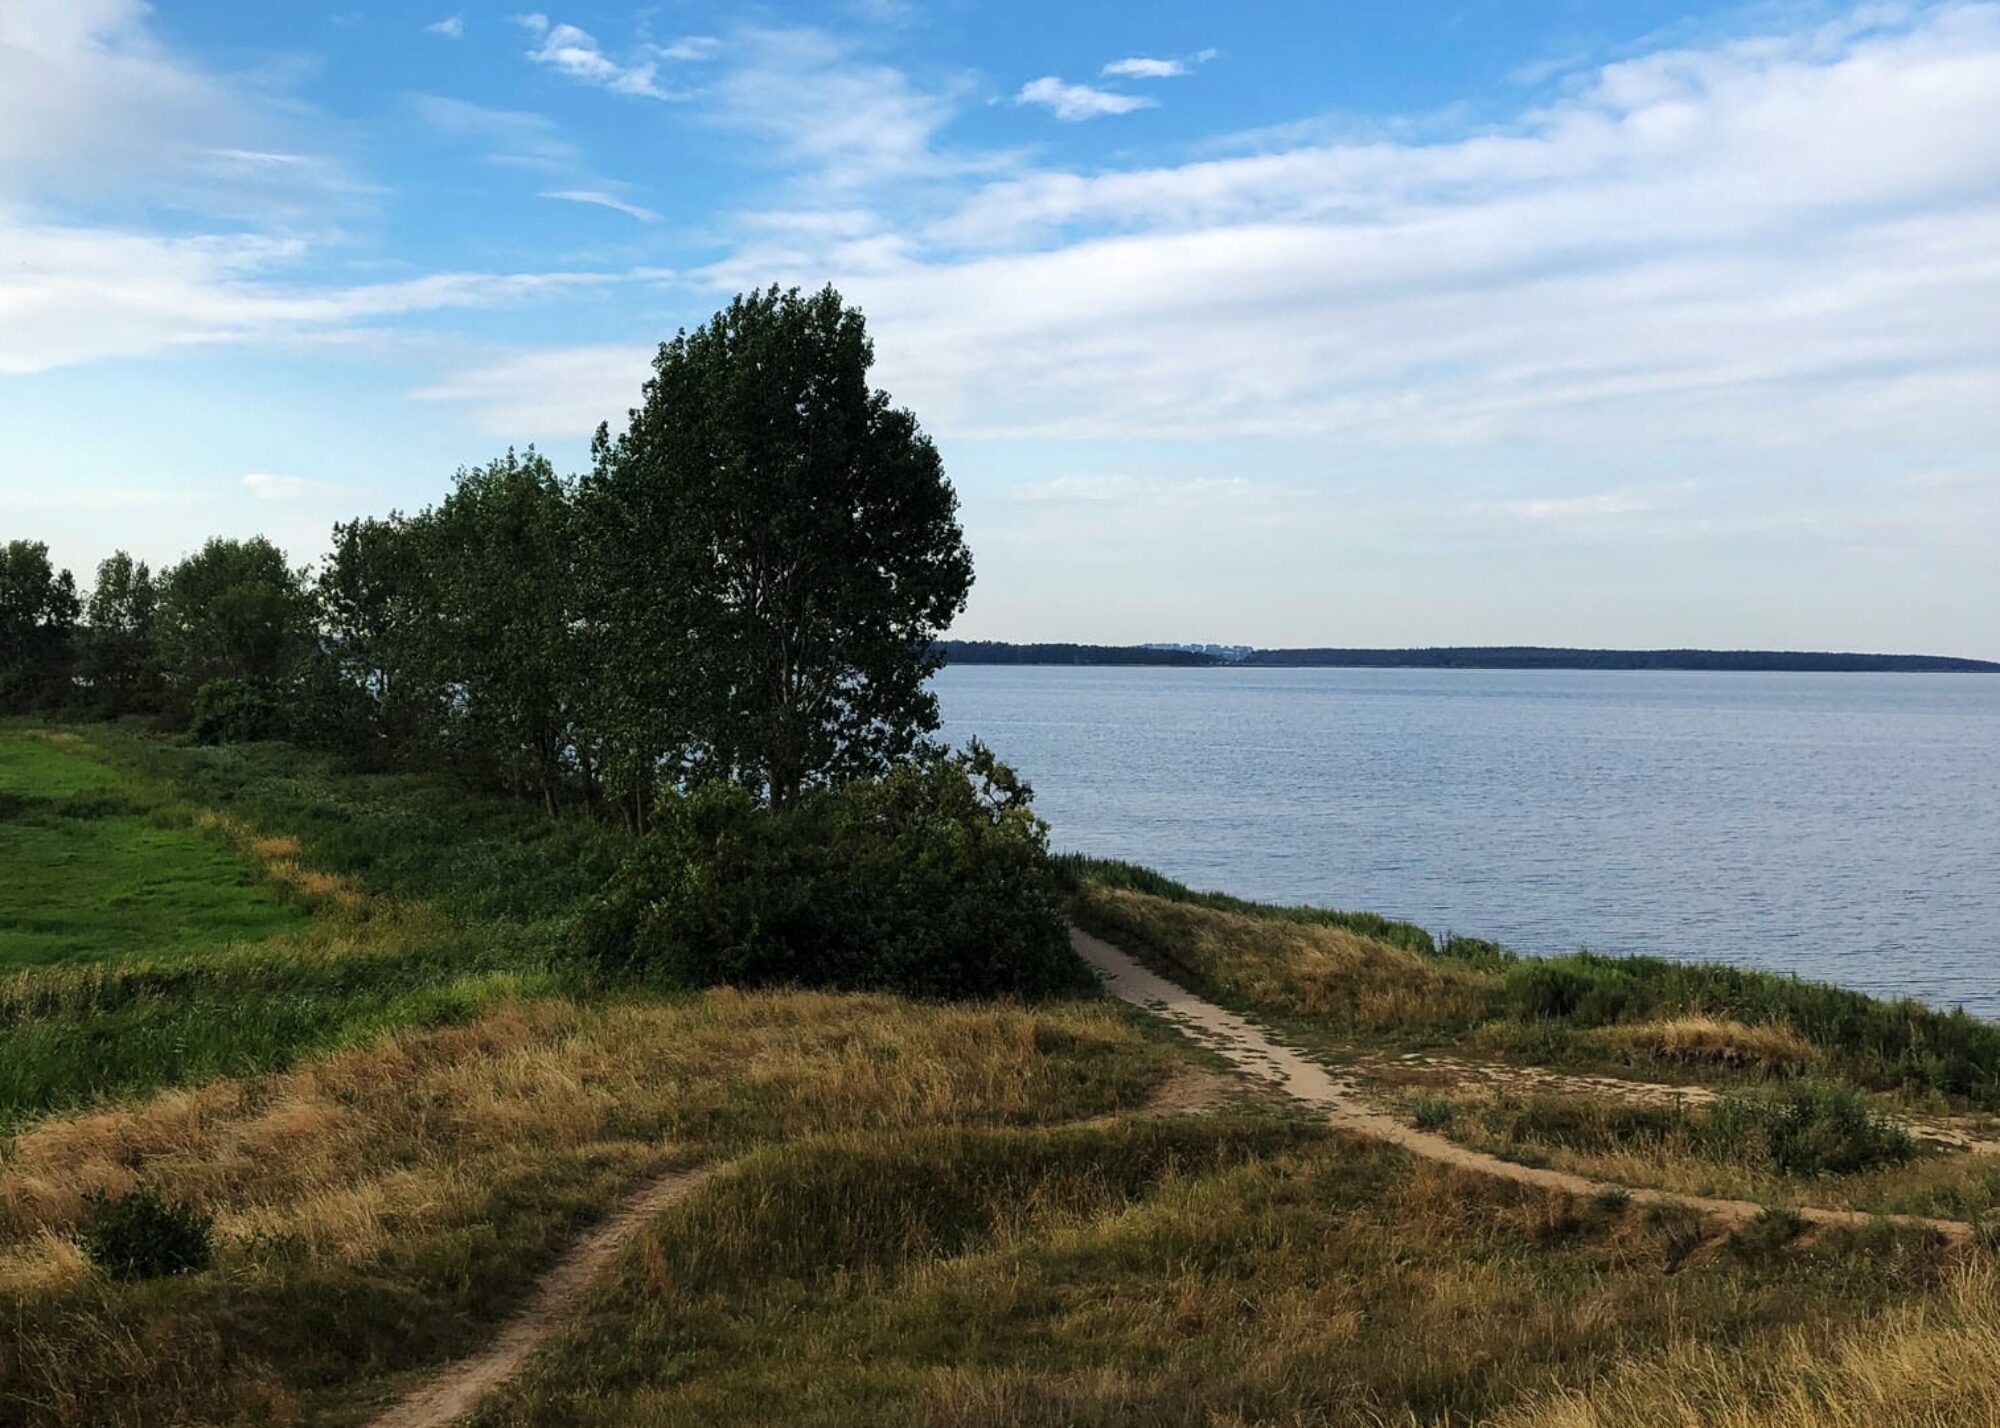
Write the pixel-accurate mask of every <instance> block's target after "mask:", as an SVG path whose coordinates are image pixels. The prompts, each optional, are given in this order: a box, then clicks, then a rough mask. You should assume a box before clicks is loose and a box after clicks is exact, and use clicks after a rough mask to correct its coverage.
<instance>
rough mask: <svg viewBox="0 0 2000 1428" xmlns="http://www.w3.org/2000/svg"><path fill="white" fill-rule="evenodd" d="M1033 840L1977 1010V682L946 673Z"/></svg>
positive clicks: (1994, 917) (1987, 934)
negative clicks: (1007, 771) (1003, 774)
mask: <svg viewBox="0 0 2000 1428" xmlns="http://www.w3.org/2000/svg"><path fill="white" fill-rule="evenodd" d="M937 689H938V692H939V695H940V698H941V700H942V702H943V706H944V714H945V724H946V733H947V735H948V736H949V737H951V738H952V739H953V740H954V742H963V741H964V740H965V738H967V737H968V736H971V735H977V736H979V737H980V738H982V739H984V740H985V741H986V742H987V743H989V744H991V745H992V746H993V747H994V748H995V749H996V750H997V751H998V752H999V753H1000V755H1001V756H1002V757H1003V758H1005V759H1007V760H1008V761H1009V762H1011V763H1013V764H1014V765H1015V766H1016V767H1017V768H1018V769H1020V770H1021V772H1022V773H1023V774H1024V775H1025V776H1026V777H1027V778H1028V779H1029V781H1030V782H1031V783H1033V784H1034V786H1035V790H1036V795H1037V797H1036V806H1037V807H1038V809H1039V810H1040V812H1041V813H1042V815H1043V816H1044V817H1045V818H1047V819H1048V820H1049V822H1050V824H1051V825H1052V826H1053V828H1054V841H1055V844H1056V846H1057V847H1058V848H1062V849H1066V850H1073V851H1077V852H1085V853H1094V854H1099V855H1102V856H1106V857H1117V858H1127V859H1130V860H1132V861H1133V862H1138V863H1144V864H1146V865H1148V866H1150V867H1154V868H1158V869H1159V870H1160V871H1162V872H1165V873H1168V874H1170V875H1171V876H1173V877H1176V878H1179V879H1181V880H1182V881H1184V882H1188V883H1191V884H1193V885H1195V886H1196V887H1202V888H1219V889H1222V890H1224V891H1227V892H1232V893H1235V894H1237V895H1239V896H1243V897H1251V898H1258V899H1268V900H1275V901H1282V902H1303V903H1313V904H1318V905H1322V906H1329V907H1343V908H1350V909H1358V908H1365V909H1370V910H1373V911H1377V912H1382V913H1387V914H1390V915H1392V916H1397V917H1403V918H1408V919H1410V920H1411V921H1414V922H1418V923H1421V924H1422V925H1424V926H1425V927H1428V928H1431V929H1432V930H1433V931H1438V932H1442V931H1446V930H1451V931H1456V932H1462V933H1470V934H1474V935H1477V936H1482V937H1492V938H1495V939H1497V940H1498V941H1501V942H1504V943H1506V944H1507V945H1508V946H1511V947H1515V948H1518V949H1521V950H1523V951H1532V952H1557V951H1567V950H1572V949H1575V948H1578V947H1588V948H1590V949H1592V950H1593V951H1599V952H1618V953H1634V952H1650V953H1657V954H1660V955H1662V956H1669V957H1677V958H1687V959H1707V960H1719V961H1726V962H1733V963H1737V964H1740V965H1743V966H1751V967H1762V968H1768V969H1771V970H1776V971H1783V972H1795V973H1798V974H1799V975H1801V976H1805V977H1810V978H1814V979H1817V980H1822V981H1831V982H1838V983H1841V984H1843V985H1846V986H1850V987H1857V988H1860V989H1862V990H1864V991H1868V992H1873V993H1876V994H1878V995H1885V996H1904V995H1908V996H1915V997H1919V998H1921V999H1923V1000H1925V1001H1927V1002H1930V1003H1933V1004H1935V1005H1939V1006H1952V1005H1963V1006H1964V1007H1965V1008H1966V1009H1967V1010H1969V1011H1973V1012H1976V1013H1978V1014H1980V1015H1982V1016H1987V1017H2000V676H1982V675H1916V674H1897V675H1863V674H1768V675H1765V674H1682V673H1669V672H1609V671H1577V672H1567V671H1565V672H1531V673H1517V672H1512V671H1494V670H1345V669H1340V670H1336V669H1303V670H1248V669H1213V670H1202V669H1197V670H1174V669H1073V668H1053V667H1027V668H1020V667H1016V668H1006V667H982V666H958V667H954V668H950V669H946V670H944V671H943V672H941V673H940V674H939V675H938V678H937Z"/></svg>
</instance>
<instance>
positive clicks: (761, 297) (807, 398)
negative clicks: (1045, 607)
mask: <svg viewBox="0 0 2000 1428" xmlns="http://www.w3.org/2000/svg"><path fill="white" fill-rule="evenodd" d="M873 361H874V348H873V346H872V344H871V343H870V342H869V340H868V333H867V328H866V325H865V323H864V322H863V320H862V317H861V314H860V313H859V312H858V311H856V310H855V309H853V308H850V307H848V306H846V305H845V304H844V303H843V302H842V301H841V298H840V295H839V294H838V293H837V292H835V291H834V290H833V289H832V288H830V287H829V288H826V289H824V290H822V291H820V292H818V293H814V294H811V295H801V294H800V293H799V292H798V291H797V290H792V291H789V292H780V291H779V290H778V289H777V288H775V287H774V288H771V289H769V290H768V291H765V292H759V293H752V294H749V295H746V296H741V297H738V298H737V299H736V300H735V301H734V302H732V303H731V304H730V305H729V307H728V308H727V309H726V310H724V311H722V312H720V313H717V314H716V315H715V317H714V318H712V319H711V320H710V321H709V322H707V323H705V324H703V325H702V326H701V327H699V328H697V329H696V330H695V331H694V332H693V333H687V332H683V333H680V334H679V335H678V336H676V337H675V338H674V340H673V341H671V342H669V343H666V344H665V345H664V346H662V347H661V348H660V351H659V355H658V357H657V359H656V360H655V362H654V364H653V377H652V380H651V381H649V382H648V383H647V384H646V389H645V401H644V405H643V406H641V407H640V408H638V409H637V410H635V411H634V412H632V414H631V423H630V425H629V427H628V428H627V430H626V431H625V433H624V434H623V435H622V436H620V437H619V438H618V439H617V440H615V441H614V440H612V439H611V438H610V435H609V433H608V431H607V430H605V429H603V428H600V429H599V432H598V436H597V441H596V444H595V448H594V455H595V470H594V471H593V473H592V474H591V476H590V477H589V478H587V482H586V486H585V492H584V495H585V509H586V513H587V520H588V522H589V527H590V530H591V536H592V550H593V555H594V558H595V559H596V560H597V561H598V562H599V567H598V577H599V578H598V581H597V588H598V589H599V590H600V591H601V592H603V601H604V605H605V608H604V610H603V617H604V618H603V624H604V628H605V638H606V641H607V650H606V653H607V656H608V659H609V664H610V667H611V669H612V670H614V671H616V672H618V673H619V674H620V675H621V677H623V678H625V679H626V680H628V681H629V683H628V685H627V688H626V689H625V690H624V692H623V696H622V701H621V702H622V703H623V705H624V706H625V707H628V708H630V709H633V710H635V711H640V716H641V717H644V718H650V719H651V720H653V721H654V728H653V731H652V740H651V742H652V743H653V744H654V745H656V746H658V748H659V749H660V750H661V751H663V752H664V751H667V750H670V749H672V748H674V747H676V746H677V745H678V746H680V747H684V748H686V749H687V750H688V751H689V753H690V755H691V757H692V759H693V761H694V767H695V772H697V773H702V772H706V773H712V774H717V775H721V776H726V777H730V778H733V779H736V780H738V781H740V782H742V783H745V784H747V785H749V786H750V787H752V788H753V789H757V790H760V791H762V792H763V793H764V794H765V795H766V796H767V797H768V798H769V799H770V800H771V802H772V803H773V804H775V805H777V806H779V807H788V806H790V805H792V804H794V803H795V802H796V801H797V799H798V796H799V793H800V791H801V790H802V789H804V788H805V787H807V786H810V785H813V784H817V783H827V782H839V781H841V780H843V779H846V778H850V777H854V776H857V775H863V774H869V773H874V772H877V771H880V770H881V769H883V768H885V767H887V766H889V765H890V764H892V763H894V762H896V761H897V760H899V759H901V758H904V757H906V756H907V755H909V754H910V753H911V752H912V750H914V749H915V748H917V747H918V746H919V745H921V744H922V743H923V742H924V740H925V736H926V735H928V734H930V733H931V732H932V731H934V730H935V729H936V728H937V724H938V711H937V700H936V697H935V696H934V695H933V694H932V693H931V692H930V690H929V688H928V687H927V684H926V680H927V678H928V676H929V675H930V674H931V673H932V672H933V671H934V670H935V669H936V667H937V660H936V658H935V656H934V655H933V653H932V646H933V641H934V640H935V639H936V637H937V636H938V635H939V634H940V633H942V631H943V630H944V628H945V627H946V626H947V625H949V624H950V622H951V620H952V619H953V617H955V616H956V615H957V614H958V613H959V611H961V610H962V609H963V608H964V606H965V597H966V592H967V591H968V589H969V588H970V587H971V583H972V558H971V555H970V553H969V552H968V551H967V550H966V547H965V541H964V537H963V534H962V533H961V531H960V529H959V525H958V517H957V508H958V501H957V497H956V495H955V494H954V492H953V491H952V488H951V483H950V482H949V481H948V480H946V478H945V474H944V467H943V463H942V462H941V461H940V460H939V457H938V453H937V448H936V447H935V446H933V445H932V443H931V441H930V439H929V438H928V437H927V436H926V435H925V434H924V432H923V430H922V429H921V428H920V427H919V426H918V424H917V419H916V418H915V417H914V416H912V415H911V414H910V413H909V412H908V411H907V410H904V409H903V408H900V407H897V406H894V405H892V404H891V402H890V399H889V397H888V395H887V394H886V393H884V392H882V391H880V390H878V389H876V388H873V387H871V386H870V385H869V382H868V372H869V368H870V366H871V365H872V364H873Z"/></svg>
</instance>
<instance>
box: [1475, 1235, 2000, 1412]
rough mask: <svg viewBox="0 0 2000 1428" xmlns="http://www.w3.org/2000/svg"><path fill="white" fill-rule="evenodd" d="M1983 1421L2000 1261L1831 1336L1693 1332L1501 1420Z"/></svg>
mask: <svg viewBox="0 0 2000 1428" xmlns="http://www.w3.org/2000/svg"><path fill="white" fill-rule="evenodd" d="M1696 1424H1699V1425H1702V1428H1980V1425H1992V1424H2000V1268H1996V1266H1995V1265H1994V1263H1993V1262H1992V1261H1991V1260H1990V1259H1983V1260H1980V1261H1977V1262H1974V1263H1971V1264H1968V1265H1966V1266H1964V1267H1963V1268H1962V1269H1961V1270H1959V1272H1958V1273H1957V1274H1956V1275H1955V1276H1954V1277H1953V1278H1952V1279H1951V1280H1950V1282H1949V1283H1948V1284H1947V1285H1946V1286H1945V1288H1944V1290H1943V1291H1942V1292H1941V1293H1938V1294H1936V1295H1933V1296H1930V1297H1927V1298H1925V1299H1922V1300H1919V1301H1917V1302H1915V1303H1911V1304H1905V1305H1899V1306H1896V1307H1894V1308H1891V1309H1889V1310H1887V1311H1886V1312H1884V1313H1883V1314H1882V1315H1880V1316H1879V1317H1877V1318H1874V1319H1870V1320H1868V1321H1867V1322H1865V1323H1863V1324H1859V1325H1849V1326H1844V1327H1843V1328H1842V1329H1841V1330H1839V1331H1838V1332H1835V1333H1832V1334H1828V1333H1825V1332H1815V1331H1813V1330H1812V1329H1809V1328H1798V1329H1794V1330H1792V1331H1791V1332H1789V1333H1787V1334H1785V1335H1783V1336H1781V1337H1779V1338H1778V1339H1777V1340H1776V1341H1775V1342H1767V1343H1760V1344H1757V1345H1755V1346H1754V1347H1751V1346H1744V1345H1716V1344H1713V1343H1701V1342H1694V1341H1691V1340H1683V1341H1682V1342H1679V1343H1677V1344H1675V1345H1674V1346H1673V1347H1672V1348H1670V1349H1669V1350H1667V1351H1666V1352H1664V1353H1661V1354H1658V1355H1654V1356H1650V1357H1647V1358H1642V1359H1636V1360H1633V1361H1631V1362H1628V1363H1624V1364H1620V1365H1618V1366H1617V1367H1615V1368H1613V1369H1612V1370H1611V1371H1610V1372H1609V1373H1607V1374H1605V1375H1604V1376H1603V1377H1602V1378H1600V1379H1599V1380H1597V1381H1596V1382H1595V1383H1593V1384H1592V1385H1590V1386H1589V1387H1587V1388H1577V1389H1571V1390H1568V1391H1565V1392H1562V1393H1556V1394H1548V1395H1542V1396H1538V1397H1537V1398H1536V1399H1535V1400H1534V1401H1532V1402H1530V1403H1527V1404H1524V1405H1522V1406H1520V1407H1518V1408H1516V1409H1515V1410H1513V1411H1511V1412H1509V1413H1507V1414H1505V1415H1503V1416H1502V1417H1501V1418H1500V1419H1498V1420H1497V1422H1496V1424H1495V1428H1691V1425H1696Z"/></svg>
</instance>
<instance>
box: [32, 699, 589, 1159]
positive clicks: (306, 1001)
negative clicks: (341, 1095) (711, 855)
mask: <svg viewBox="0 0 2000 1428" xmlns="http://www.w3.org/2000/svg"><path fill="white" fill-rule="evenodd" d="M218 813H219V814H222V815H225V816H226V817H227V818H228V819H230V820H233V821H234V822H235V823H236V824H237V825H239V826H240V827H242V828H244V829H246V830H247V831H250V832H253V833H255V834H257V835H263V836H280V837H286V838H292V839H295V840H296V842H297V843H298V845H299V854H298V857H297V862H298V863H299V865H300V866H302V867H304V868H306V869H309V870H311V871H313V872H314V873H324V874H330V875H333V876H335V877H337V878H339V879H342V880H343V882H344V886H346V887H348V888H351V889H353V890H355V892H356V893H357V894H358V896H357V897H354V898H350V899H348V900H346V901H345V902H335V901H331V900H328V899H324V898H318V899H315V898H311V897H308V896H307V895H305V894H302V893H299V892H296V891H292V890H289V889H285V888H281V887H280V886H278V885H277V883H276V882H275V881H273V880H272V879H270V878H268V877H266V876H264V875H263V874H262V873H261V872H260V871H259V869H258V867H257V865H256V863H255V861H254V860H253V859H252V858H250V857H249V856H248V855H247V854H246V853H245V852H244V851H243V850H241V849H240V848H238V847H236V846H235V845H234V844H233V843H232V842H231V840H230V839H229V837H228V835H227V834H226V833H225V832H224V831H222V830H220V829H217V828H213V827H203V826H200V825H201V824H202V823H203V822H204V821H205V820H206V821H209V822H212V821H213V818H212V815H215V814H218ZM621 843H622V835H621V834H619V833H618V832H617V831H616V830H613V829H608V828H604V827H601V826H599V825H595V824H591V823H588V822H587V821H585V820H581V819H562V820H554V821H551V820H549V819H547V818H545V817H544V816H542V815H541V814H540V813H539V812H538V811H536V810H534V809H530V808H526V807H523V806H522V805H520V804H516V803H512V802H509V801H507V800H504V799H495V798H487V797H482V796H479V795H476V794H472V793H469V792H467V791H466V790H465V789H464V788H463V787H461V786H458V785H456V784H454V783H453V782H452V781H450V780H449V779H446V778H442V777H420V776H413V775H392V774H381V773H374V772H369V771H367V770H363V769H359V768H355V767H352V766H350V765H347V764H344V763H342V762H340V761H339V760H336V759H333V758H329V757H325V756H321V755H316V754H311V753H307V752H304V751H301V750H297V749H292V748H289V747H286V746H283V745H275V744H274V745H259V746H254V747H249V748H236V749H195V748H189V747H186V746H182V745H179V744H176V743H173V742H170V741H167V740H162V739H158V738H154V737H151V736H148V735H146V734H143V733H141V732H139V731H137V730H136V729H133V728H130V727H125V726H116V725H93V726H90V727H89V728H87V729H85V730H79V731H74V732H54V733H51V732H49V731H45V730H41V729H35V728H31V727H29V726H26V725H21V724H8V725H0V867H4V868H5V869H6V874H7V875H6V876H5V877H4V878H0V1037H4V1038H5V1044H6V1055H5V1056H0V1132H4V1131H6V1130H7V1129H9V1128H11V1127H14V1126H18V1125H20V1124H22V1123H24V1122H26V1121H29V1120H32V1119H33V1118H34V1117H36V1116H38V1115H41V1114H44V1113H47V1112H50V1111H56V1110H61V1109H64V1108H68V1107H74V1106H79V1105H85V1104H90V1103H94V1102H102V1101H106V1100H109V1099H114V1098H117V1097H122V1096H129V1095H133V1094H137V1093H142V1092H145V1091H150V1090H154V1089H158V1088H162V1087H168V1086H177V1085H189V1084H194V1083H198V1082H201V1081H205V1080H208V1079H212V1078H214V1077H217V1076H237V1075H249V1074H253V1073H256V1072H261V1071H268V1070H274V1069H278V1068H281V1067H284V1066H287V1065H290V1064H292V1063H293V1062H295V1061H296V1060H298V1059H299V1058H301V1057H305V1056H311V1055H317V1054H324V1053H326V1052H329V1051H332V1050H335V1049H338V1048H340V1047H345V1046H355V1045H365V1044H367V1043H368V1042H370V1041H372V1040H374V1039H376V1038H378V1037H380V1036H381V1035H382V1034H384V1033H385V1032H388V1031H391V1030H394V1029H396V1028H399V1027H423V1026H441V1025H448V1024H452V1023H455V1022H463V1021H465V1020H467V1019H468V1018H470V1017H472V1016H473V1015H475V1014H477V1012H478V1011H479V1010H480V1009H481V1008H483V1007H485V1006H488V1005H490V1004H491V1003H492V1002H493V1001H494V1000H496V999H497V998H500V997H503V996H508V995H515V994H521V993H524V992H537V991H546V990H551V989H554V988H555V987H557V986H558V985H559V984H561V983H562V978H561V977H560V976H559V975H558V974H557V973H555V972H553V971H551V970H550V967H551V963H552V960H553V959H552V958H551V956H550V953H551V951H552V949H554V948H555V947H556V946H557V945H558V944H559V942H560V940H561V938H562V937H563V935H564V933H565V929H566V926H567V922H566V919H567V917H568V915H569V913H570V911H571V909H572V908H573V906H574V905H575V904H576V902H577V901H578V900H580V899H581V898H582V897H583V896H584V895H586V894H587V893H589V892H591V891H594V890H595V889H596V888H597V887H598V886H600V885H601V883H602V881H603V879H604V877H605V876H606V875H607V874H608V871H609V869H610V867H611V866H612V865H613V864H614V863H615V859H616V856H617V853H618V851H619V849H620V845H621ZM10 968H11V969H12V970H11V972H10V970H9V969H10Z"/></svg>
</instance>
